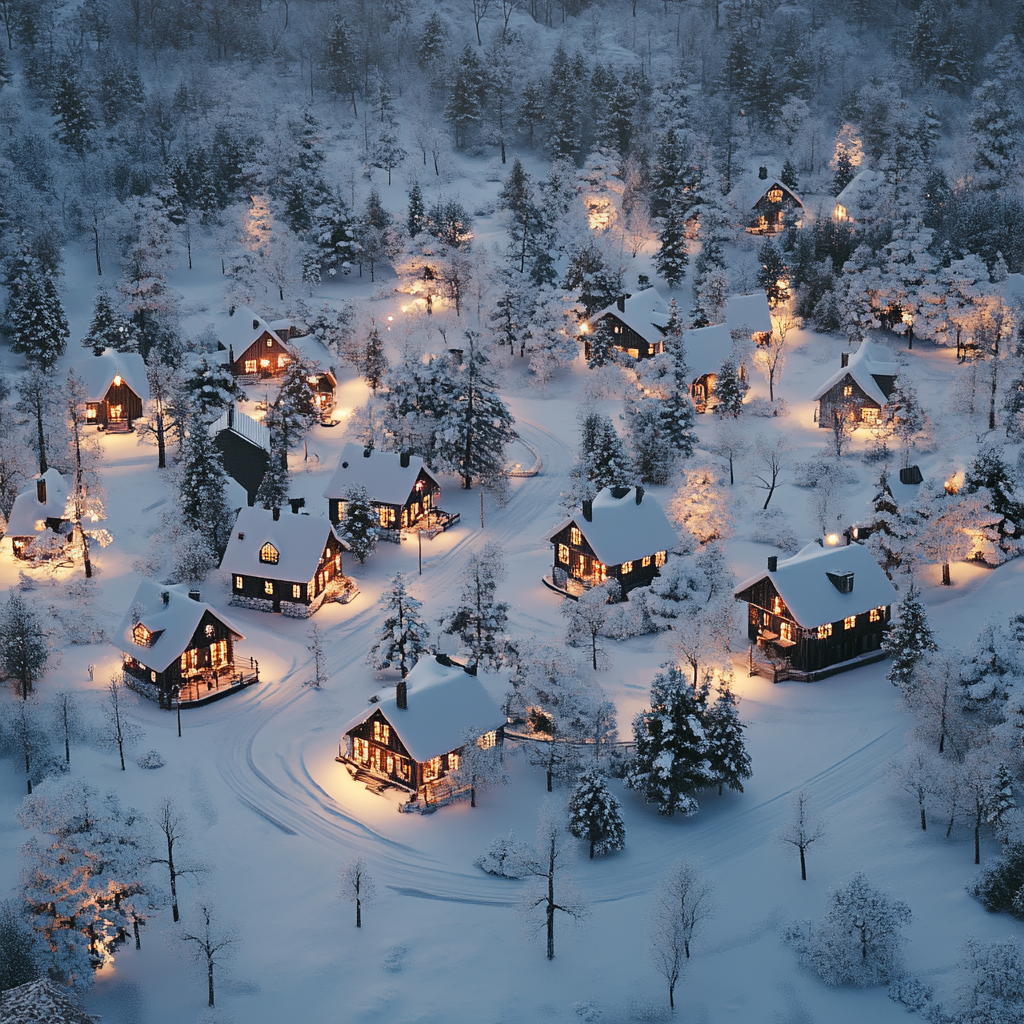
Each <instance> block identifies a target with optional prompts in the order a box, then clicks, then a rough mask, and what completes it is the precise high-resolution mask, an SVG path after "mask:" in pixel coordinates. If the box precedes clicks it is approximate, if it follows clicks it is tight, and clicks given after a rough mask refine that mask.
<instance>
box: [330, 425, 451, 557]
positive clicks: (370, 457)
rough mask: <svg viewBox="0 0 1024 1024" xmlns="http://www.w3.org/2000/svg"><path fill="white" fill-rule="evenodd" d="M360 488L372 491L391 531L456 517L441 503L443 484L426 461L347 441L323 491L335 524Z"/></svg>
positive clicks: (382, 520) (383, 524) (444, 526)
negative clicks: (446, 511) (428, 467)
mask: <svg viewBox="0 0 1024 1024" xmlns="http://www.w3.org/2000/svg"><path fill="white" fill-rule="evenodd" d="M358 487H363V488H365V489H366V493H367V494H369V496H370V501H371V502H372V503H373V507H374V508H375V509H376V510H377V515H378V516H380V526H381V529H382V530H385V531H389V532H391V533H395V534H397V533H398V532H399V531H401V530H403V529H408V528H410V527H416V526H434V525H436V526H438V527H439V528H441V529H447V527H448V526H449V525H451V524H452V523H454V522H455V520H456V519H457V517H455V518H453V517H451V516H449V515H448V514H447V513H445V512H442V511H441V509H440V508H439V507H438V506H439V504H440V501H441V485H440V484H439V483H438V482H437V480H435V479H434V477H433V476H432V475H431V474H430V471H429V470H428V469H427V467H426V466H425V465H424V463H423V460H422V459H421V458H418V457H417V456H415V455H410V454H409V453H408V452H402V453H398V452H382V451H380V450H378V449H376V448H364V447H363V446H362V445H360V444H351V443H350V444H346V445H345V447H344V448H342V450H341V458H340V459H339V460H338V468H337V469H336V470H335V471H334V476H332V477H331V482H330V483H329V484H328V485H327V488H326V489H325V490H324V497H325V498H326V499H327V507H328V516H329V517H330V520H331V522H332V523H334V524H335V525H337V524H338V523H340V522H341V521H342V519H343V518H344V517H345V502H346V501H348V498H349V495H350V494H351V493H352V491H353V490H355V489H356V488H358ZM389 539H391V538H389Z"/></svg>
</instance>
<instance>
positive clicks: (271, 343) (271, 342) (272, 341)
mask: <svg viewBox="0 0 1024 1024" xmlns="http://www.w3.org/2000/svg"><path fill="white" fill-rule="evenodd" d="M273 344H274V339H273V338H267V348H270V346H271V345H273Z"/></svg>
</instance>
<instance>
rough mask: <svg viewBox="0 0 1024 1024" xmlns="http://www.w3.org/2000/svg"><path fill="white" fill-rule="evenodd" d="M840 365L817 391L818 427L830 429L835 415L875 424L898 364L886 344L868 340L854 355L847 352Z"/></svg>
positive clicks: (889, 392) (891, 389)
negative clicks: (893, 359)
mask: <svg viewBox="0 0 1024 1024" xmlns="http://www.w3.org/2000/svg"><path fill="white" fill-rule="evenodd" d="M841 360H842V361H841V365H840V368H839V369H838V370H837V371H836V372H835V373H834V374H832V376H831V377H829V378H828V380H826V381H825V383H824V384H822V385H821V387H819V388H818V390H817V391H816V392H815V393H814V396H813V397H814V400H815V401H816V402H817V403H818V426H819V427H822V428H826V429H831V427H832V425H833V420H834V417H835V416H836V415H840V416H849V417H850V418H851V419H852V420H853V421H854V423H855V424H857V425H858V426H859V425H864V426H872V425H873V424H875V423H877V422H878V421H879V419H881V418H882V416H883V412H884V411H886V410H887V406H888V402H889V396H890V395H891V394H892V393H893V390H894V389H895V387H896V375H897V374H898V373H899V367H898V366H897V365H896V364H895V363H894V362H893V361H892V356H891V355H890V354H889V350H888V349H887V348H886V347H885V345H880V344H878V343H877V342H873V341H868V340H867V339H865V340H864V341H862V342H861V343H860V348H859V349H857V351H856V352H854V353H853V355H850V354H849V353H848V352H844V353H843V354H842V357H841Z"/></svg>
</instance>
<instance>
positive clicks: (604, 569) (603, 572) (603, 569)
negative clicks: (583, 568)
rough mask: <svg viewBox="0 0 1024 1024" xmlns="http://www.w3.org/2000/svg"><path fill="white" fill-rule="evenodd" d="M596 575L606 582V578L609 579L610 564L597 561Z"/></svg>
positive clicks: (595, 566)
mask: <svg viewBox="0 0 1024 1024" xmlns="http://www.w3.org/2000/svg"><path fill="white" fill-rule="evenodd" d="M594 575H595V576H596V577H597V578H598V579H599V580H601V581H602V582H604V580H606V579H608V566H607V565H605V564H604V563H603V562H595V563H594Z"/></svg>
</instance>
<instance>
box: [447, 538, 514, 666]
mask: <svg viewBox="0 0 1024 1024" xmlns="http://www.w3.org/2000/svg"><path fill="white" fill-rule="evenodd" d="M504 557H505V556H504V552H503V551H502V550H501V548H500V547H498V545H497V544H495V543H494V542H493V541H492V542H489V543H488V544H486V545H485V546H484V548H483V550H482V551H481V552H480V553H479V554H473V555H470V556H469V560H468V561H467V563H466V568H465V570H464V571H463V574H462V597H461V604H460V605H459V607H458V608H456V609H455V610H454V611H452V612H451V613H450V614H449V615H448V617H447V618H446V619H445V620H444V623H443V629H444V631H445V632H446V633H453V634H455V635H456V636H458V637H459V639H460V640H461V641H462V645H463V647H464V648H465V649H466V651H467V652H468V660H467V663H466V664H467V667H469V668H480V667H481V666H483V665H489V666H490V667H491V668H494V669H498V668H500V667H501V665H502V663H503V662H504V660H505V639H506V633H507V630H508V612H509V607H510V606H509V604H508V603H507V602H506V601H497V600H495V597H496V595H497V590H498V584H499V583H501V581H502V580H503V579H504V578H505V566H504Z"/></svg>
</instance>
